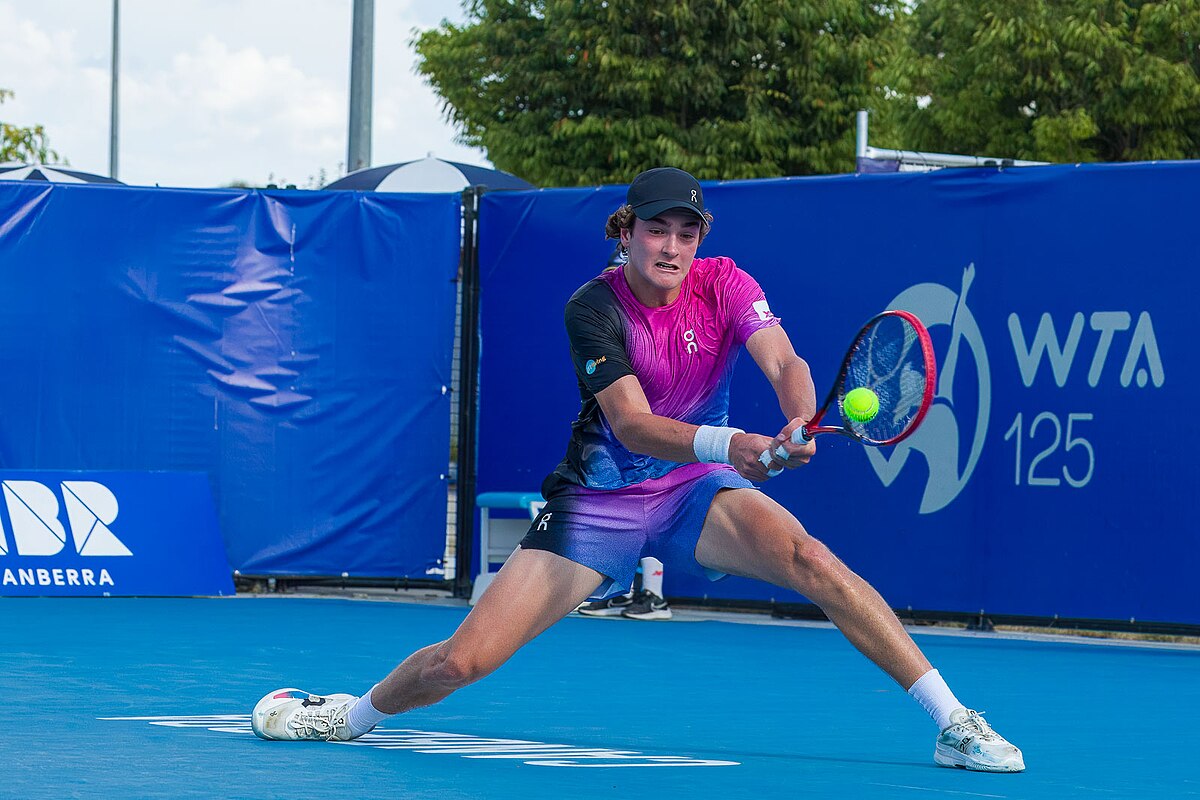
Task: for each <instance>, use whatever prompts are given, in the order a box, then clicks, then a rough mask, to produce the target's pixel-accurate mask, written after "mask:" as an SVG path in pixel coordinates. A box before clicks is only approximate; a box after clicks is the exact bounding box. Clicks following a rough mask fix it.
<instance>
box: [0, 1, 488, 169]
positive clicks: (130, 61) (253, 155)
mask: <svg viewBox="0 0 1200 800" xmlns="http://www.w3.org/2000/svg"><path fill="white" fill-rule="evenodd" d="M110 11H111V5H110V4H109V3H107V2H102V1H99V0H40V2H38V3H34V2H26V1H24V0H22V2H13V0H0V87H4V88H9V89H12V90H14V91H15V92H16V97H15V98H14V99H12V100H10V101H9V102H7V103H5V104H4V105H3V106H0V119H4V120H5V121H6V122H12V123H16V124H20V125H31V124H38V123H40V124H43V125H45V126H46V130H47V133H48V134H49V138H50V144H51V146H52V147H53V148H55V149H56V150H58V151H59V152H60V153H62V154H63V155H64V156H66V157H67V158H69V159H70V161H71V163H72V165H74V166H75V167H77V168H79V169H85V170H90V171H93V172H101V173H105V172H107V166H108V132H109V124H108V120H109V61H110V58H111V56H110V52H109V47H110V35H111V18H110V16H109V13H110ZM447 16H448V17H450V18H454V19H460V18H461V11H460V10H459V9H458V4H457V2H455V1H454V0H438V1H437V2H415V1H414V0H376V4H375V25H376V38H375V71H374V94H375V106H374V134H373V148H372V155H373V159H372V160H373V163H375V164H381V163H389V162H392V161H406V160H411V159H414V158H421V157H423V156H424V155H425V153H426V152H428V151H433V152H434V153H435V154H436V155H438V156H441V157H443V158H450V159H454V160H460V161H467V162H471V163H486V161H485V160H484V156H483V154H482V153H481V152H479V151H477V150H473V149H468V148H464V147H461V146H459V145H457V144H455V143H454V142H453V137H454V131H453V130H452V129H451V128H450V126H449V125H448V124H447V123H446V122H445V121H444V120H443V118H442V115H441V112H440V110H439V103H438V100H437V98H436V97H434V95H433V93H432V91H431V90H430V89H429V88H428V87H427V86H425V85H424V83H423V82H422V80H421V79H420V78H419V77H418V76H417V75H416V74H415V73H414V71H413V64H414V60H415V57H414V54H413V52H412V49H411V47H410V46H409V44H408V41H409V39H410V38H411V31H412V29H413V28H414V27H421V28H428V27H431V26H433V25H436V24H437V23H438V22H439V21H440V20H441V19H442V18H443V17H447ZM350 21H351V0H309V2H305V3H295V2H292V1H291V0H252V1H248V0H172V2H170V3H162V2H160V1H159V0H122V3H121V71H120V90H121V105H120V137H121V139H120V145H121V148H120V165H119V166H120V168H119V177H121V179H122V180H125V181H127V182H130V183H140V184H153V183H159V184H161V185H165V186H216V185H221V184H224V183H227V182H229V181H231V180H234V179H244V180H249V181H251V182H263V181H265V180H266V179H267V177H268V175H269V174H273V175H274V176H275V177H276V178H284V179H287V180H290V181H293V182H297V183H301V184H303V183H304V182H306V181H307V179H308V178H309V176H314V175H316V174H317V173H318V171H319V170H322V169H323V170H325V171H326V173H328V174H329V175H330V177H332V176H333V175H335V174H336V173H337V171H338V168H339V165H340V164H341V163H342V162H344V161H345V157H346V125H347V115H348V110H347V102H348V100H347V96H348V90H349V86H348V84H349V49H350Z"/></svg>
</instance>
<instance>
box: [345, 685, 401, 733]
mask: <svg viewBox="0 0 1200 800" xmlns="http://www.w3.org/2000/svg"><path fill="white" fill-rule="evenodd" d="M374 690H375V687H374V686H372V687H371V689H370V690H369V691H368V692H367V693H366V694H364V695H363V696H362V697H360V698H358V700H356V701H354V705H352V706H350V714H349V715H348V716H347V717H346V725H347V727H349V728H350V733H351V734H353V735H354V736H362V735H363V734H364V733H368V732H370V731H371V729H372V728H374V727H375V726H376V725H378V724H379V723H381V722H383V721H384V720H385V719H387V718H388V717H390V716H392V715H391V714H384V713H383V712H382V711H380V710H379V709H377V708H375V706H374V705H373V704H372V703H371V692H373V691H374Z"/></svg>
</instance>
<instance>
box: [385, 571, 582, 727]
mask: <svg viewBox="0 0 1200 800" xmlns="http://www.w3.org/2000/svg"><path fill="white" fill-rule="evenodd" d="M602 580H603V576H601V575H600V573H598V572H596V571H595V570H593V569H590V568H588V567H584V566H581V565H579V564H576V563H575V562H573V561H570V560H568V559H566V558H563V557H562V556H560V555H557V554H555V553H549V552H546V551H545V550H523V549H518V550H517V551H516V552H515V553H513V554H512V555H511V556H510V557H509V559H508V561H507V562H505V564H504V567H503V568H501V570H500V572H499V574H497V575H496V578H495V580H493V581H492V583H491V585H490V586H489V587H488V589H487V591H486V592H484V594H483V596H482V597H481V598H479V602H478V603H476V605H475V607H474V608H473V609H471V613H470V614H468V615H467V618H466V619H465V620H463V623H462V625H460V626H459V628H458V630H457V631H455V632H454V635H453V636H451V637H450V638H449V639H447V640H446V641H444V642H438V643H437V644H432V645H429V646H428V647H425V648H423V649H421V650H418V651H417V652H415V653H413V654H412V655H411V656H409V657H408V658H407V659H405V660H404V662H403V663H401V664H400V666H398V667H396V669H394V670H393V671H392V673H391V674H390V675H388V676H387V677H386V678H384V680H383V681H382V682H381V683H380V684H379V685H378V686H376V687H375V688H374V689H372V690H371V702H372V704H373V705H374V706H375V707H376V708H378V709H379V710H380V711H381V712H384V713H386V714H399V713H401V712H403V711H408V710H409V709H413V708H419V707H421V706H427V705H431V704H433V703H436V702H438V701H439V700H441V699H442V698H444V697H446V696H447V695H449V694H450V693H452V692H454V691H455V690H457V689H461V688H462V687H464V686H466V685H468V684H471V683H474V682H475V681H477V680H479V679H480V678H482V677H484V676H485V675H488V674H489V673H491V672H493V671H495V670H496V669H497V668H499V667H500V665H501V664H503V663H504V662H505V661H507V660H508V659H509V658H510V657H511V656H512V655H513V653H515V652H517V650H519V649H521V647H523V646H524V645H525V644H527V643H528V642H530V641H531V640H533V639H534V638H535V637H536V636H537V635H538V634H540V633H542V632H543V631H544V630H546V629H547V628H549V627H550V626H551V625H553V624H554V623H555V622H558V621H559V620H560V619H562V618H563V617H564V616H566V615H567V614H569V613H570V612H571V611H573V610H574V609H575V607H576V606H578V605H579V604H580V603H582V602H583V601H584V600H586V599H587V598H588V597H589V596H590V595H591V594H592V592H594V591H595V590H596V587H597V586H599V585H600V582H601V581H602Z"/></svg>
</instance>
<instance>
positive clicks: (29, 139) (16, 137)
mask: <svg viewBox="0 0 1200 800" xmlns="http://www.w3.org/2000/svg"><path fill="white" fill-rule="evenodd" d="M12 96H13V93H12V92H11V91H10V90H8V89H0V104H2V103H3V102H4V101H5V100H8V99H9V98H10V97H12ZM58 158H59V156H58V153H56V152H55V151H53V150H51V149H50V145H49V144H48V142H47V140H46V130H45V129H44V128H43V127H42V126H41V125H34V126H33V127H31V128H21V127H18V126H16V125H9V124H8V123H7V122H0V163H3V162H6V161H21V162H28V163H37V164H54V163H58Z"/></svg>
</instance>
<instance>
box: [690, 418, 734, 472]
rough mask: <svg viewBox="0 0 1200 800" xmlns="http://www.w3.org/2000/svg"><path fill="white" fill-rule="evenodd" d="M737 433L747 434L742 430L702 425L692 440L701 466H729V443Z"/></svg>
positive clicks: (693, 449)
mask: <svg viewBox="0 0 1200 800" xmlns="http://www.w3.org/2000/svg"><path fill="white" fill-rule="evenodd" d="M735 433H745V431H744V430H742V429H741V428H718V427H717V426H716V425H701V426H700V427H699V428H697V429H696V438H695V439H693V440H692V451H693V452H694V453H695V454H696V460H697V461H699V462H700V463H701V464H728V463H729V442H730V441H731V440H732V439H733V435H734V434H735Z"/></svg>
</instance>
